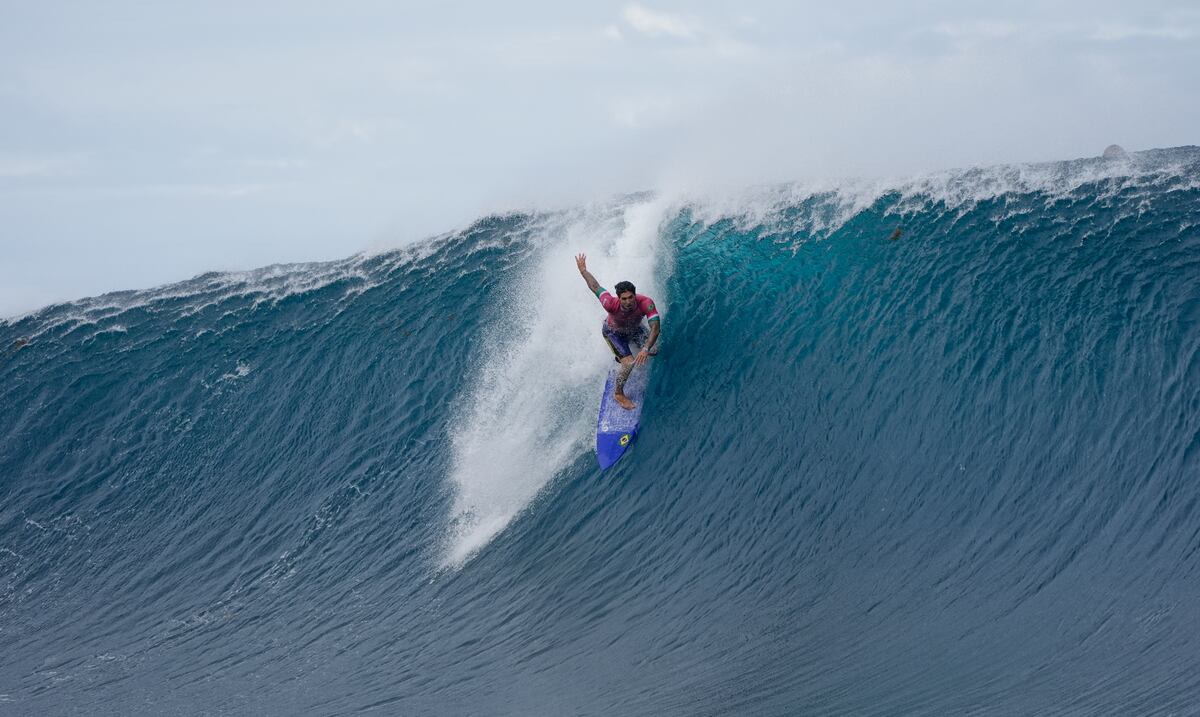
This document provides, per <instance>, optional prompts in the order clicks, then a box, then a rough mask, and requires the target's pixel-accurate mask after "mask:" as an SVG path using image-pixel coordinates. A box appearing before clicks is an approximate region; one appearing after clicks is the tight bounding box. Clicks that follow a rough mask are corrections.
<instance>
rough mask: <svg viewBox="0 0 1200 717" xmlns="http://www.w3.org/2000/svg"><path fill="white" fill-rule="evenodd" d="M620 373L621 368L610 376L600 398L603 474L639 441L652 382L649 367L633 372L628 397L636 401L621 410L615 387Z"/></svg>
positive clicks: (598, 427)
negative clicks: (640, 427) (644, 405)
mask: <svg viewBox="0 0 1200 717" xmlns="http://www.w3.org/2000/svg"><path fill="white" fill-rule="evenodd" d="M620 370H621V367H620V366H617V367H615V368H613V370H611V371H609V372H608V380H607V381H606V382H605V383H604V394H603V395H601V396H600V417H599V420H598V421H597V422H596V460H597V461H599V462H600V469H601V470H604V469H606V468H608V467H610V466H612V465H613V464H614V463H616V462H617V461H618V460H620V458H621V456H623V455H625V451H627V450H629V447H630V446H632V445H633V442H634V440H635V439H637V433H638V426H639V425H640V424H641V420H642V405H643V403H644V402H645V398H646V385H647V384H648V383H649V380H650V378H649V376H650V365H649V364H646V365H645V366H639V367H636V368H634V369H633V373H631V374H630V375H629V380H627V381H626V382H625V395H626V396H628V397H629V400H631V401H633V403H634V407H633V408H632V409H628V408H621V404H619V403H617V402H616V401H615V400H613V385H614V384H615V383H616V381H617V373H618V372H619V371H620Z"/></svg>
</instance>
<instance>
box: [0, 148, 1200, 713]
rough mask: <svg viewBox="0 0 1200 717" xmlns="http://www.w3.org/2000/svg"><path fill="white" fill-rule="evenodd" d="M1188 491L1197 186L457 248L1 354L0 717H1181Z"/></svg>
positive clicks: (662, 206) (921, 190)
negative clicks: (627, 369) (581, 265)
mask: <svg viewBox="0 0 1200 717" xmlns="http://www.w3.org/2000/svg"><path fill="white" fill-rule="evenodd" d="M578 252H586V253H587V254H588V264H589V268H591V270H592V271H593V273H594V274H595V275H596V276H597V278H598V279H599V280H600V282H601V283H602V284H604V285H606V286H608V287H611V286H612V285H613V284H615V283H616V282H617V281H619V280H622V279H628V280H631V281H633V282H634V283H635V284H636V285H637V287H638V291H639V292H641V293H645V294H648V295H650V296H652V297H653V298H654V299H655V300H656V301H657V303H658V306H659V309H660V310H661V311H662V314H663V343H662V346H663V348H662V352H661V354H660V356H659V357H658V358H656V359H654V360H653V368H652V372H651V374H650V385H649V388H648V396H647V401H646V405H645V410H644V413H643V424H642V433H641V435H640V437H639V439H638V441H637V443H636V444H635V445H634V446H633V448H632V449H631V451H630V452H629V453H627V454H626V455H625V457H624V458H623V459H622V460H621V461H620V462H619V463H618V464H617V465H616V466H615V467H614V468H612V469H610V470H608V471H604V472H601V471H600V470H599V469H598V467H597V464H596V459H595V455H594V453H593V445H592V444H593V440H594V431H595V420H596V409H597V407H598V405H599V401H600V391H601V388H602V386H603V384H604V379H605V374H606V372H607V371H608V369H609V368H610V366H611V365H612V357H611V355H610V354H609V353H608V349H607V347H606V346H605V344H604V342H603V340H602V339H601V336H600V333H599V324H600V320H601V319H602V317H603V312H602V309H601V308H600V306H599V304H598V303H597V302H596V300H595V298H594V297H593V296H592V294H591V293H590V292H589V291H588V289H587V287H586V286H585V284H584V282H583V280H582V279H581V278H580V277H579V274H578V272H577V271H576V268H575V263H574V258H573V257H574V254H575V253H578ZM1198 481H1200V148H1196V147H1183V148H1174V149H1164V150H1152V151H1147V152H1139V153H1134V154H1131V155H1128V156H1126V157H1118V158H1115V159H1099V158H1097V159H1085V160H1073V161H1065V162H1056V163H1048V164H1039V165H1011V166H999V167H988V168H976V169H969V170H960V171H950V172H944V173H938V174H930V175H923V176H920V177H910V178H907V179H902V180H893V181H878V182H874V181H850V180H847V181H840V182H832V181H831V182H829V183H827V184H787V185H772V186H763V187H751V188H747V189H745V190H744V191H739V192H726V193H724V194H715V193H714V194H711V195H704V196H701V195H690V196H682V195H680V196H669V195H665V194H662V193H645V194H633V195H629V196H625V197H620V198H616V199H613V200H611V201H607V202H603V203H597V204H594V205H589V206H582V207H576V208H573V209H570V210H563V211H554V212H543V213H515V214H510V215H501V216H490V217H485V218H481V219H479V220H478V221H477V222H475V223H474V224H473V225H471V226H470V227H468V228H467V229H464V230H462V231H457V232H453V233H450V234H447V235H444V236H439V237H434V238H431V239H430V240H428V241H426V242H422V243H420V244H417V245H413V246H410V247H407V248H405V249H402V250H398V251H392V252H386V253H379V254H373V255H359V256H355V257H351V258H349V259H346V260H343V261H337V262H332V263H321V264H305V265H288V266H275V267H269V268H265V269H262V270H258V271H252V272H246V273H212V274H205V275H202V276H198V277H196V278H195V279H192V280H190V281H187V282H183V283H180V284H174V285H170V286H164V287H160V288H156V289H152V290H147V291H128V292H118V293H112V294H107V295H104V296H101V297H96V298H87V299H81V300H79V301H74V302H70V303H65V304H60V305H55V306H50V307H47V308H45V309H42V310H40V311H37V312H34V313H31V314H29V315H26V316H21V317H15V318H10V319H8V320H6V321H3V322H0V714H4V715H9V714H11V715H49V714H55V715H60V714H61V715H163V714H184V715H193V714H195V715H225V714H229V715H235V714H265V715H294V714H321V715H348V714H359V713H366V712H370V713H378V714H395V715H781V716H782V715H1195V714H1200V485H1198Z"/></svg>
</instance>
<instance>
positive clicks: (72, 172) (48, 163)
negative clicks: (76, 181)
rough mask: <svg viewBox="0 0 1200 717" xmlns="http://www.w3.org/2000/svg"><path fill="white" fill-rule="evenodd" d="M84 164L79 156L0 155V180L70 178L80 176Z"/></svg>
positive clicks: (83, 160)
mask: <svg viewBox="0 0 1200 717" xmlns="http://www.w3.org/2000/svg"><path fill="white" fill-rule="evenodd" d="M85 163H86V162H85V159H84V158H83V157H82V156H79V155H45V156H31V155H24V156H14V155H7V156H6V155H0V179H32V178H35V177H71V176H76V175H78V174H80V173H81V172H82V171H83V165H84V164H85Z"/></svg>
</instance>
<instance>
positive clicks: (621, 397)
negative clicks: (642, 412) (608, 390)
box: [613, 356, 634, 409]
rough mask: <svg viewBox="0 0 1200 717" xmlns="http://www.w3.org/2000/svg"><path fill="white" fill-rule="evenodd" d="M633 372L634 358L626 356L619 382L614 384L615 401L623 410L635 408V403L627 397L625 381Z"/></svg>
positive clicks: (622, 363) (622, 362)
mask: <svg viewBox="0 0 1200 717" xmlns="http://www.w3.org/2000/svg"><path fill="white" fill-rule="evenodd" d="M632 372H633V357H632V356H626V357H624V358H623V359H621V370H620V372H619V373H618V374H617V380H616V381H614V382H613V400H614V401H616V402H617V403H618V404H620V406H621V408H626V409H632V408H634V403H633V401H630V400H629V397H628V396H626V395H625V381H627V380H628V379H629V374H630V373H632Z"/></svg>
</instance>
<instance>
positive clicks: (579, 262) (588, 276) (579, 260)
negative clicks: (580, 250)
mask: <svg viewBox="0 0 1200 717" xmlns="http://www.w3.org/2000/svg"><path fill="white" fill-rule="evenodd" d="M575 266H577V267H579V275H580V276H582V277H583V280H584V281H586V282H587V285H588V288H589V289H591V290H592V293H593V294H595V295H596V296H600V282H598V281H596V277H594V276H592V272H590V271H588V270H587V254H576V255H575Z"/></svg>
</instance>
